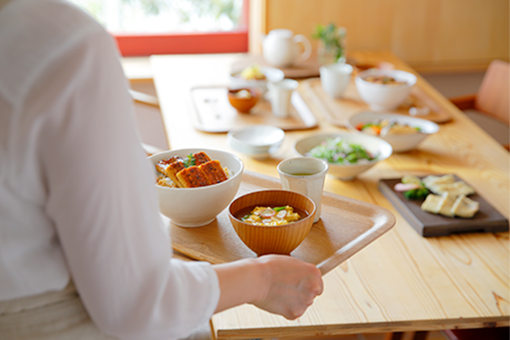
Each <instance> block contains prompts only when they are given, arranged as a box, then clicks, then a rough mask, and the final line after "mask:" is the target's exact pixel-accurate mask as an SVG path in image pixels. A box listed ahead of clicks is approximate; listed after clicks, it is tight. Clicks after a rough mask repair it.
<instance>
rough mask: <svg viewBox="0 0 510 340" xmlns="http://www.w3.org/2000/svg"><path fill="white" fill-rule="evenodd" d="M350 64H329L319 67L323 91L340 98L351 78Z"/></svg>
mask: <svg viewBox="0 0 510 340" xmlns="http://www.w3.org/2000/svg"><path fill="white" fill-rule="evenodd" d="M352 69H353V68H352V66H351V65H349V64H344V63H336V64H330V65H326V66H322V67H321V68H320V75H321V85H322V89H323V90H324V92H326V93H327V94H328V95H330V96H331V97H333V98H340V97H341V96H342V95H343V93H344V92H345V89H347V85H349V82H350V80H351V74H352Z"/></svg>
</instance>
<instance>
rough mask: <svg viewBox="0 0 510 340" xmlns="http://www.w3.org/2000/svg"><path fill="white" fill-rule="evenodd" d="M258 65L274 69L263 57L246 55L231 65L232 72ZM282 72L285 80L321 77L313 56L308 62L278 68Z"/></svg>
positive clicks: (318, 66)
mask: <svg viewBox="0 0 510 340" xmlns="http://www.w3.org/2000/svg"><path fill="white" fill-rule="evenodd" d="M253 64H258V65H260V66H268V67H273V66H271V65H269V64H268V63H266V61H265V60H264V58H263V57H262V56H261V55H246V56H243V57H241V58H240V59H239V60H237V61H235V62H234V63H232V65H230V68H231V71H239V70H243V69H245V68H246V67H248V66H251V65H253ZM277 68H278V69H280V70H282V72H283V74H284V75H285V78H292V79H304V78H311V77H318V76H319V74H320V73H319V69H320V65H319V63H317V61H316V58H314V57H313V56H311V57H310V58H308V60H305V61H301V62H297V63H296V64H294V65H292V66H289V67H277Z"/></svg>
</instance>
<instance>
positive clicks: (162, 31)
mask: <svg viewBox="0 0 510 340" xmlns="http://www.w3.org/2000/svg"><path fill="white" fill-rule="evenodd" d="M248 1H249V0H172V1H168V0H108V1H103V0H71V2H74V3H75V4H77V5H78V6H80V7H81V8H83V9H84V10H85V11H87V12H89V13H90V14H91V15H92V16H93V17H94V18H96V20H98V21H99V22H100V23H101V24H103V25H104V26H105V27H106V29H107V30H108V31H109V32H111V33H112V35H113V36H114V37H115V39H116V40H117V44H118V46H119V50H120V51H121V53H122V55H123V56H143V55H151V54H183V53H232V52H246V51H248Z"/></svg>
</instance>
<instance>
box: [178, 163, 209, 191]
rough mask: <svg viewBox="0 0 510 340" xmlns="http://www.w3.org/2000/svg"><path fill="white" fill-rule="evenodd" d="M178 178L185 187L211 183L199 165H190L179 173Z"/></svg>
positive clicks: (202, 185)
mask: <svg viewBox="0 0 510 340" xmlns="http://www.w3.org/2000/svg"><path fill="white" fill-rule="evenodd" d="M177 178H178V179H179V182H180V184H181V185H182V187H184V188H196V187H204V186H206V185H209V181H208V180H207V177H206V176H205V175H204V173H203V171H202V170H200V169H199V168H198V166H190V167H189V168H185V169H182V170H181V171H179V172H178V173H177Z"/></svg>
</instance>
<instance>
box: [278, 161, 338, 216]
mask: <svg viewBox="0 0 510 340" xmlns="http://www.w3.org/2000/svg"><path fill="white" fill-rule="evenodd" d="M328 169H329V165H328V163H327V162H326V161H324V160H322V159H318V158H313V157H293V158H288V159H286V160H283V161H281V162H280V164H278V166H277V170H278V173H279V174H280V180H281V182H282V188H283V189H285V190H290V191H296V192H298V193H300V194H303V195H306V196H308V197H309V198H311V199H312V201H313V202H314V203H315V206H316V209H317V210H316V213H315V219H314V221H313V223H315V222H317V221H319V218H320V216H321V199H322V191H323V188H324V179H325V178H326V174H327V172H328Z"/></svg>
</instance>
